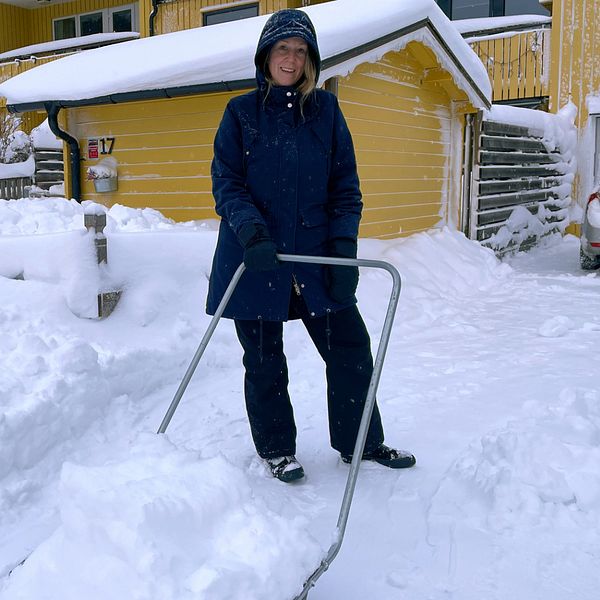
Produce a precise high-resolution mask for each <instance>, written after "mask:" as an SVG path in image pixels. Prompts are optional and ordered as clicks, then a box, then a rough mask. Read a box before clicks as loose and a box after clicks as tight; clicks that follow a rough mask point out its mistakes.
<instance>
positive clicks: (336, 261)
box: [157, 254, 400, 600]
mask: <svg viewBox="0 0 600 600" xmlns="http://www.w3.org/2000/svg"><path fill="white" fill-rule="evenodd" d="M277 258H278V259H279V260H280V261H282V262H298V263H312V264H321V265H342V266H343V265H345V266H349V267H372V268H376V269H384V270H385V271H387V272H388V273H389V274H390V275H391V276H392V283H393V285H392V292H391V294H390V299H389V302H388V307H387V312H386V315H385V321H384V323H383V328H382V331H381V338H380V340H379V346H378V348H377V356H376V357H375V363H374V365H373V375H372V376H371V381H370V383H369V389H368V391H367V398H366V400H365V406H364V408H363V414H362V418H361V421H360V426H359V428H358V434H357V436H356V443H355V445H354V452H353V456H352V464H351V465H350V472H349V473H348V480H347V482H346V489H345V491H344V497H343V499H342V506H341V508H340V514H339V516H338V521H337V527H336V532H335V533H336V535H335V541H334V543H333V544H332V545H331V547H330V548H329V550H328V552H327V555H326V556H325V558H324V559H323V560H322V561H321V564H320V565H319V566H318V567H317V569H315V571H314V572H313V573H312V575H311V576H310V577H309V578H308V579H307V580H306V583H305V584H304V587H303V589H302V592H301V593H300V594H299V595H298V596H296V597H295V598H294V600H304V599H305V598H306V597H307V595H308V592H309V591H310V589H311V588H312V587H313V586H314V585H315V583H316V581H317V579H319V577H320V576H321V575H322V574H323V573H324V572H325V571H327V569H328V568H329V566H330V565H331V563H332V562H333V560H334V559H335V557H336V556H337V554H338V552H339V551H340V548H341V546H342V541H343V539H344V533H345V531H346V525H347V523H348V516H349V514H350V506H351V504H352V497H353V495H354V489H355V487H356V481H357V478H358V471H359V469H360V462H361V457H362V454H363V450H364V448H365V442H366V440H367V432H368V430H369V424H370V422H371V415H372V413H373V407H374V406H375V394H376V392H377V387H378V386H379V379H380V377H381V370H382V368H383V361H384V359H385V354H386V352H387V347H388V343H389V340H390V334H391V331H392V324H393V322H394V316H395V314H396V307H397V305H398V298H399V297H400V274H399V273H398V270H397V269H396V268H395V267H394V266H393V265H391V264H390V263H388V262H385V261H382V260H369V259H364V258H335V257H328V256H300V255H298V256H297V255H293V254H278V255H277ZM244 271H245V266H244V263H242V264H241V265H240V266H239V267H238V268H237V270H236V272H235V273H234V274H233V277H232V279H231V282H230V283H229V285H228V286H227V289H226V290H225V294H224V295H223V298H222V300H221V302H220V304H219V306H218V307H217V310H216V311H215V314H214V316H213V318H212V319H211V321H210V324H209V326H208V328H207V330H206V332H205V334H204V336H203V338H202V340H201V342H200V345H199V346H198V349H197V350H196V353H195V354H194V357H193V358H192V361H191V363H190V366H189V367H188V369H187V371H186V373H185V375H184V376H183V379H182V381H181V383H180V384H179V388H178V389H177V392H176V393H175V396H174V397H173V400H172V401H171V405H170V406H169V409H168V410H167V412H166V414H165V416H164V418H163V420H162V423H161V424H160V427H159V428H158V431H157V433H165V431H166V430H167V427H168V426H169V423H170V422H171V419H172V417H173V414H174V413H175V411H176V410H177V406H178V405H179V402H180V401H181V398H182V396H183V394H184V392H185V390H186V388H187V386H188V384H189V382H190V380H191V378H192V376H193V374H194V371H195V370H196V367H197V366H198V363H199V361H200V359H201V358H202V355H203V354H204V351H205V349H206V346H207V345H208V342H209V341H210V338H211V337H212V334H213V332H214V330H215V329H216V327H217V323H218V322H219V319H220V318H221V316H222V314H223V312H224V311H225V308H226V306H227V303H228V302H229V299H230V298H231V296H232V294H233V292H234V290H235V288H236V286H237V284H238V282H239V280H240V277H241V276H242V273H243V272H244Z"/></svg>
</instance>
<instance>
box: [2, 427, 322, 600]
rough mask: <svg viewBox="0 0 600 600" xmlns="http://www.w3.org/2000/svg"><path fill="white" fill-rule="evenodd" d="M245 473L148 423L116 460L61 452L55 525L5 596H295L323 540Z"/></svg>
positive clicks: (176, 599) (145, 599)
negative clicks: (66, 459) (88, 461)
mask: <svg viewBox="0 0 600 600" xmlns="http://www.w3.org/2000/svg"><path fill="white" fill-rule="evenodd" d="M250 477H252V475H248V473H246V472H244V471H243V470H242V469H240V468H239V467H237V466H235V465H233V464H232V463H230V462H228V461H227V460H225V459H224V458H223V457H215V458H208V459H203V458H202V457H201V456H198V455H197V454H196V453H195V452H191V451H186V450H183V449H178V448H177V447H176V446H174V445H173V444H171V443H170V442H169V441H168V439H167V438H165V437H164V436H156V435H149V434H147V435H145V436H141V438H140V439H139V440H138V441H137V442H136V443H134V444H133V445H132V447H131V448H130V453H129V456H128V457H126V458H122V459H121V460H120V461H118V462H110V463H108V464H102V465H98V466H94V465H77V464H72V463H66V464H65V465H64V467H63V469H62V473H61V480H60V491H59V493H60V496H59V498H58V502H59V505H60V507H61V511H60V516H61V525H60V527H59V528H58V530H57V531H56V532H55V533H54V534H53V535H52V537H50V539H48V540H47V541H46V542H45V543H44V544H42V546H40V548H39V549H38V550H37V551H36V552H35V553H34V554H33V555H32V556H31V557H30V559H29V560H28V561H27V562H26V563H25V565H24V566H23V568H22V569H19V570H18V571H17V572H15V574H14V575H13V576H12V577H11V578H10V580H9V585H8V586H7V588H6V589H5V590H4V591H5V593H6V597H7V598H8V597H10V598H12V599H13V600H18V599H25V598H36V600H55V599H56V598H64V599H65V600H67V599H75V598H89V599H90V600H105V599H106V598H109V597H110V598H116V599H125V598H136V599H138V600H156V599H157V598H160V599H161V600H188V599H189V600H192V599H201V598H206V599H207V600H208V599H213V598H227V599H228V600H272V599H273V598H291V597H292V596H294V595H295V594H296V593H298V592H299V591H300V589H301V587H302V584H303V583H304V580H303V576H302V573H303V572H311V571H312V570H313V569H314V568H315V567H316V565H318V562H319V560H320V558H321V555H322V553H323V551H322V549H321V548H320V547H319V546H318V544H317V543H316V542H315V541H314V540H312V539H311V537H310V536H307V535H306V533H305V531H304V529H305V528H306V519H305V518H303V517H299V516H294V517H292V518H289V517H287V516H283V515H280V514H277V513H275V512H273V511H272V510H270V509H269V508H268V507H267V506H266V504H265V503H264V501H263V500H262V499H261V498H257V497H255V496H254V494H253V493H252V488H251V486H250ZM233 481H235V485H232V482H233ZM283 557H285V558H283ZM65 573H69V576H68V577H65Z"/></svg>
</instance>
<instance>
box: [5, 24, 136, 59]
mask: <svg viewBox="0 0 600 600" xmlns="http://www.w3.org/2000/svg"><path fill="white" fill-rule="evenodd" d="M139 37H140V34H139V33H138V32H136V31H123V32H119V33H94V34H93V35H85V36H83V37H77V38H68V39H66V40H56V41H53V42H44V43H42V44H32V45H31V46H23V47H22V48H15V49H14V50H9V51H8V52H3V53H2V54H0V61H5V60H8V59H11V58H21V57H24V56H32V55H33V56H35V55H40V54H47V53H50V52H59V51H60V50H71V49H73V50H74V49H81V48H90V47H93V46H100V45H106V44H112V43H116V42H122V41H124V40H131V39H137V38H139Z"/></svg>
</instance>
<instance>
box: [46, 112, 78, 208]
mask: <svg viewBox="0 0 600 600" xmlns="http://www.w3.org/2000/svg"><path fill="white" fill-rule="evenodd" d="M44 106H45V108H46V112H47V113H48V125H49V126H50V131H52V133H53V134H54V135H55V136H56V137H58V138H60V139H61V140H64V141H65V142H67V144H69V159H70V164H71V197H72V198H73V199H74V200H77V202H81V171H80V168H81V157H80V155H79V142H78V141H77V140H76V139H75V138H74V137H73V136H71V135H69V134H68V133H67V132H66V131H63V130H62V129H61V128H60V125H59V124H58V113H59V112H60V106H58V104H57V103H56V102H46V103H45V104H44Z"/></svg>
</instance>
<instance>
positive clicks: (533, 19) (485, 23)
mask: <svg viewBox="0 0 600 600" xmlns="http://www.w3.org/2000/svg"><path fill="white" fill-rule="evenodd" d="M452 23H453V25H454V26H455V27H456V29H458V31H459V32H460V33H461V34H462V35H463V36H464V37H467V36H469V37H470V36H473V35H490V34H493V33H502V32H506V31H525V30H528V29H536V28H540V27H550V26H551V24H552V17H544V16H542V15H513V16H510V17H484V18H480V19H461V20H459V21H453V22H452Z"/></svg>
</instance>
